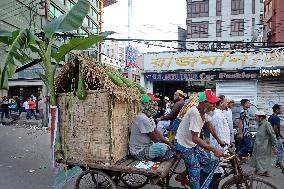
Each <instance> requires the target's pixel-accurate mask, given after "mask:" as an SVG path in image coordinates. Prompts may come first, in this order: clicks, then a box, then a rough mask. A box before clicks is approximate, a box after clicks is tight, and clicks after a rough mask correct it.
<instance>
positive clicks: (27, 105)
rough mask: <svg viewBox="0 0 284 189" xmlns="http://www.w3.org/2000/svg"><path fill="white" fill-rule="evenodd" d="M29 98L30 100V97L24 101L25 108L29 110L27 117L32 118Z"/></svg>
mask: <svg viewBox="0 0 284 189" xmlns="http://www.w3.org/2000/svg"><path fill="white" fill-rule="evenodd" d="M29 100H30V99H29V98H27V100H26V101H25V102H24V103H23V107H24V108H25V111H26V112H27V116H26V118H27V119H30V118H31V115H30V107H29V103H28V101H29Z"/></svg>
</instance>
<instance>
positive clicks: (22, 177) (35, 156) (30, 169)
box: [0, 125, 284, 189]
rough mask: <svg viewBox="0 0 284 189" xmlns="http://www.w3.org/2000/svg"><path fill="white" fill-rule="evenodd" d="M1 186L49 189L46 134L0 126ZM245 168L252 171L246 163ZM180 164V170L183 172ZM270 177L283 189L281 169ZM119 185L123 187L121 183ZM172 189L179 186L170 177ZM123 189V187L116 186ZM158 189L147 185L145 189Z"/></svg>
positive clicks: (71, 182) (71, 183)
mask: <svg viewBox="0 0 284 189" xmlns="http://www.w3.org/2000/svg"><path fill="white" fill-rule="evenodd" d="M0 154H1V156H0V183H1V187H0V188H1V189H16V188H25V189H39V188H41V189H48V188H52V185H53V176H52V167H51V163H50V148H49V134H48V132H47V131H45V130H36V129H34V128H33V127H25V128H22V127H16V126H12V125H11V126H0ZM243 167H244V169H245V170H246V171H251V168H250V167H249V165H248V164H245V165H244V166H243ZM182 168H183V165H181V166H180V167H179V169H182ZM272 173H273V177H271V178H264V177H262V178H264V179H265V180H268V181H270V182H271V183H273V184H275V185H276V186H277V187H278V188H279V189H281V188H283V184H284V180H283V176H284V175H283V174H282V173H281V170H280V169H276V168H273V171H272ZM77 176H78V174H77V175H75V176H73V177H71V178H70V180H69V181H68V182H67V184H65V185H64V186H63V189H73V188H74V184H75V180H76V178H77ZM120 185H122V184H120ZM171 186H174V187H179V184H178V183H177V182H176V181H174V178H172V181H171ZM119 188H123V187H119ZM150 188H159V187H157V186H152V185H147V186H145V187H144V189H150Z"/></svg>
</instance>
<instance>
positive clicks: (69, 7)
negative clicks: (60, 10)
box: [66, 0, 74, 9]
mask: <svg viewBox="0 0 284 189" xmlns="http://www.w3.org/2000/svg"><path fill="white" fill-rule="evenodd" d="M66 6H67V8H68V9H71V8H72V7H73V6H74V4H73V3H72V2H71V1H69V0H67V2H66Z"/></svg>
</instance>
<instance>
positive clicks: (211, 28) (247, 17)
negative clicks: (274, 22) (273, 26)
mask: <svg viewBox="0 0 284 189" xmlns="http://www.w3.org/2000/svg"><path fill="white" fill-rule="evenodd" d="M244 1H245V2H244V14H239V15H231V0H222V16H216V0H209V17H200V18H188V20H191V21H192V22H202V21H208V22H209V25H208V38H188V39H187V41H252V40H253V33H255V34H258V35H261V33H262V32H261V31H259V32H258V31H257V29H258V30H260V28H261V26H260V25H259V23H260V15H261V14H263V3H261V2H260V1H259V0H255V14H252V1H251V0H244ZM252 18H255V26H254V32H253V31H252V28H253V27H252ZM234 19H244V29H245V30H244V36H230V33H231V20H234ZM217 20H221V21H222V34H221V37H216V21H217ZM224 30H225V31H224ZM256 39H258V40H259V39H261V37H257V36H256ZM187 48H192V44H189V43H187Z"/></svg>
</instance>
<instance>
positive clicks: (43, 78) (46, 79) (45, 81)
mask: <svg viewBox="0 0 284 189" xmlns="http://www.w3.org/2000/svg"><path fill="white" fill-rule="evenodd" d="M37 74H38V76H39V77H40V79H41V80H42V81H43V83H44V84H45V86H48V78H47V76H46V75H44V74H42V73H37Z"/></svg>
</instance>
